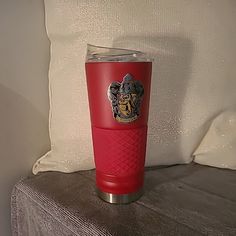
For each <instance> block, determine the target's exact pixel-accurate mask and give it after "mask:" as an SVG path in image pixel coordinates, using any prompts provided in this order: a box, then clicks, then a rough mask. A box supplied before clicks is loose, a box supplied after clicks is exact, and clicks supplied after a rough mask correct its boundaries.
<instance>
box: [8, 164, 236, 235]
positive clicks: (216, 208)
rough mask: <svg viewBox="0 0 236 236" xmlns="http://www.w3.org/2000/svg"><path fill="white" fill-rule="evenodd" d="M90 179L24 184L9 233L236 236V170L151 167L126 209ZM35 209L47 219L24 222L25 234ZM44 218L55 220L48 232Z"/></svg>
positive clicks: (56, 176) (63, 177)
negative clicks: (102, 197) (106, 196)
mask: <svg viewBox="0 0 236 236" xmlns="http://www.w3.org/2000/svg"><path fill="white" fill-rule="evenodd" d="M94 179H95V176H94V171H83V172H78V173H73V174H63V173H58V172H47V173H41V174H39V175H37V176H31V177H28V178H27V179H24V180H22V181H21V182H19V183H18V184H17V185H16V186H15V189H14V191H13V198H12V199H13V201H12V204H13V210H12V214H13V231H16V230H18V231H20V232H22V234H18V235H25V236H27V235H30V234H28V232H31V233H32V232H34V230H36V229H37V230H39V231H40V232H44V233H42V234H40V235H54V234H53V232H55V230H56V229H58V228H60V229H61V230H60V232H61V233H60V234H58V233H57V235H68V230H69V231H70V232H71V234H70V235H121V236H125V235H145V236H146V235H188V236H191V235H225V236H228V235H229V236H230V235H236V171H230V170H223V169H217V168H212V167H206V166H200V165H197V164H190V165H177V166H172V167H166V168H149V169H147V170H146V177H145V194H144V195H143V196H142V197H141V198H140V200H138V201H137V202H135V203H131V204H129V205H111V204H108V203H105V202H103V201H102V200H100V199H99V198H98V197H97V196H96V192H95V186H94ZM27 198H28V203H27ZM30 201H31V203H30ZM25 207H26V208H28V212H31V213H27V212H26V210H25ZM15 208H17V209H15ZM39 208H41V210H42V209H43V210H44V213H41V214H45V215H47V217H43V216H42V217H41V218H40V219H39V221H37V220H36V221H35V222H38V225H37V223H34V224H33V225H31V224H30V223H28V229H27V230H26V229H25V227H23V225H24V224H25V223H24V221H27V219H28V217H27V216H26V215H27V214H31V216H32V212H37V211H39V210H40V209H39ZM29 209H31V210H29ZM16 215H17V217H15V216H16ZM22 215H23V216H22ZM48 216H50V217H51V220H50V217H49V218H48ZM34 217H35V218H37V217H39V216H38V215H37V214H35V216H34ZM44 218H45V219H47V221H51V222H53V223H51V224H50V229H48V228H47V227H45V224H43V223H42V222H41V221H43V219H44ZM55 219H56V221H55ZM63 227H65V230H63ZM53 229H54V230H53ZM66 232H67V233H66ZM15 235H17V234H15ZM37 235H38V234H37Z"/></svg>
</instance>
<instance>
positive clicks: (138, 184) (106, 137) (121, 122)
mask: <svg viewBox="0 0 236 236" xmlns="http://www.w3.org/2000/svg"><path fill="white" fill-rule="evenodd" d="M85 67H86V78H87V89H88V98H89V107H90V117H91V126H92V138H93V149H94V160H95V165H96V185H97V188H98V192H99V195H100V196H101V197H102V198H103V199H104V200H107V201H109V202H111V200H109V199H110V198H114V199H115V198H117V199H118V200H114V199H113V201H118V202H115V203H119V202H121V203H122V201H124V202H125V203H127V202H129V201H133V200H136V198H138V197H139V196H140V194H141V192H142V187H143V181H144V163H145V153H146V140H147V121H148V111H149V98H150V85H151V70H152V62H87V63H86V64H85ZM129 196H130V197H129ZM119 197H120V198H121V199H119ZM107 198H109V199H107ZM123 198H124V199H123ZM122 199H123V200H122Z"/></svg>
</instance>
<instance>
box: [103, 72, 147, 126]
mask: <svg viewBox="0 0 236 236" xmlns="http://www.w3.org/2000/svg"><path fill="white" fill-rule="evenodd" d="M143 95H144V88H143V85H142V84H141V82H140V81H138V80H135V79H134V78H133V76H132V75H131V74H127V75H125V76H124V78H123V81H122V82H121V83H120V82H116V81H114V82H112V83H111V84H110V86H109V88H108V98H109V100H110V102H111V106H112V112H113V117H114V118H115V119H116V120H117V121H118V122H121V123H129V122H132V121H135V120H136V119H137V118H138V117H139V114H140V106H141V101H142V97H143Z"/></svg>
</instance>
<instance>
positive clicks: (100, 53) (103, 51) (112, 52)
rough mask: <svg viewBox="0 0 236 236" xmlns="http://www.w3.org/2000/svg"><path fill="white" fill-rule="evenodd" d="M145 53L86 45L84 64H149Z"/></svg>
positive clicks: (149, 59) (149, 60)
mask: <svg viewBox="0 0 236 236" xmlns="http://www.w3.org/2000/svg"><path fill="white" fill-rule="evenodd" d="M151 61H153V60H152V59H151V58H149V57H148V56H147V55H146V54H145V53H143V52H141V51H135V50H130V49H123V48H109V47H101V46H95V45H91V44H88V45H87V55H86V62H151Z"/></svg>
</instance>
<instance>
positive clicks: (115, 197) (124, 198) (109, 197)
mask: <svg viewBox="0 0 236 236" xmlns="http://www.w3.org/2000/svg"><path fill="white" fill-rule="evenodd" d="M97 194H98V196H99V197H100V198H101V199H102V200H103V201H105V202H109V203H112V204H127V203H131V202H134V201H136V200H138V199H139V198H140V197H141V196H142V195H143V189H141V190H139V191H138V192H135V193H129V194H114V193H106V192H102V191H101V190H99V189H97Z"/></svg>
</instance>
